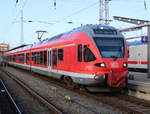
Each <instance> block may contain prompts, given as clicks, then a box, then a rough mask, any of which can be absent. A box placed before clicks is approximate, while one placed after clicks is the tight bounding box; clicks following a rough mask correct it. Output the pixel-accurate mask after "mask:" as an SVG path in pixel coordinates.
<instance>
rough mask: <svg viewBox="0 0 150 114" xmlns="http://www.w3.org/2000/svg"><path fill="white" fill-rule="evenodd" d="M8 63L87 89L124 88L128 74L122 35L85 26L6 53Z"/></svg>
mask: <svg viewBox="0 0 150 114" xmlns="http://www.w3.org/2000/svg"><path fill="white" fill-rule="evenodd" d="M5 58H7V60H8V62H9V64H11V65H14V66H18V67H20V68H23V69H27V70H31V71H33V72H37V73H40V74H43V75H46V76H49V77H53V78H57V79H60V80H63V81H64V82H65V83H67V84H77V85H83V86H86V87H107V88H123V87H125V86H126V76H127V74H128V68H127V65H128V63H127V59H128V51H127V45H126V41H125V39H124V36H123V35H122V34H121V33H120V32H119V31H117V29H115V28H114V27H111V26H104V25H85V26H81V27H79V28H76V29H73V30H71V31H69V32H66V33H62V34H59V35H57V36H54V37H52V38H49V39H47V40H45V41H42V42H41V43H38V44H34V45H28V46H25V47H22V48H19V49H15V50H12V51H10V52H7V53H5Z"/></svg>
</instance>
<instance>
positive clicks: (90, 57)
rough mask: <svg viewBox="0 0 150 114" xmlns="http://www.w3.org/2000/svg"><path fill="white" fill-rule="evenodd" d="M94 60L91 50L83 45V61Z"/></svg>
mask: <svg viewBox="0 0 150 114" xmlns="http://www.w3.org/2000/svg"><path fill="white" fill-rule="evenodd" d="M94 60H96V57H95V55H94V54H93V52H92V51H91V50H90V49H89V48H88V47H87V46H86V45H85V46H84V62H91V61H94Z"/></svg>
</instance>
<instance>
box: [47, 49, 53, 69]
mask: <svg viewBox="0 0 150 114" xmlns="http://www.w3.org/2000/svg"><path fill="white" fill-rule="evenodd" d="M51 55H52V49H51V48H49V49H48V59H47V60H48V69H49V70H50V69H51V68H52V64H51V63H52V62H51V61H52V56H51Z"/></svg>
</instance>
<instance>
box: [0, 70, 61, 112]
mask: <svg viewBox="0 0 150 114" xmlns="http://www.w3.org/2000/svg"><path fill="white" fill-rule="evenodd" d="M0 70H1V71H2V72H4V73H5V74H6V75H7V76H9V78H11V79H12V80H14V81H15V82H16V83H17V84H18V85H20V86H21V87H22V88H24V89H25V90H26V91H27V92H28V93H29V94H30V95H32V96H33V97H34V98H35V99H37V100H38V101H39V102H40V103H42V104H43V106H45V107H47V108H48V109H49V110H50V111H51V112H52V113H54V114H63V112H62V111H61V110H60V109H58V108H57V107H56V106H54V105H53V104H52V103H50V102H49V101H48V100H46V99H45V98H43V97H42V96H40V94H38V93H37V92H36V91H34V90H33V89H32V88H30V87H29V86H28V85H27V84H25V83H24V82H23V81H22V80H20V79H19V78H17V77H16V76H14V75H13V74H12V73H10V72H8V71H6V70H2V69H0Z"/></svg>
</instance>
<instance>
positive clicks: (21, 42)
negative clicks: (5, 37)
mask: <svg viewBox="0 0 150 114" xmlns="http://www.w3.org/2000/svg"><path fill="white" fill-rule="evenodd" d="M20 22H21V29H20V30H21V32H20V44H21V45H23V44H24V31H23V9H22V10H21V21H20Z"/></svg>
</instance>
